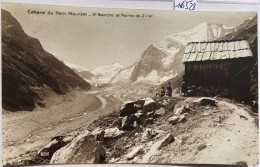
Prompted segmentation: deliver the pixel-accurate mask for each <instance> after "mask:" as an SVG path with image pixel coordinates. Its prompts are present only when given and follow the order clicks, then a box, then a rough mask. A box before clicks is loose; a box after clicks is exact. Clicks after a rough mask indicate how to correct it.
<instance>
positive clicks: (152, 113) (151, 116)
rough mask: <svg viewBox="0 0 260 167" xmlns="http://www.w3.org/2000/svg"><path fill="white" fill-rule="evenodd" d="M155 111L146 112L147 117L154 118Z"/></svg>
mask: <svg viewBox="0 0 260 167" xmlns="http://www.w3.org/2000/svg"><path fill="white" fill-rule="evenodd" d="M154 113H155V111H151V112H148V113H146V118H153V117H154Z"/></svg>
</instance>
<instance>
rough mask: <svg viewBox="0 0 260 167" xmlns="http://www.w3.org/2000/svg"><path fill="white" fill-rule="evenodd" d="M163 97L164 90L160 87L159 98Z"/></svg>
mask: <svg viewBox="0 0 260 167" xmlns="http://www.w3.org/2000/svg"><path fill="white" fill-rule="evenodd" d="M164 95H165V90H164V87H163V86H162V88H161V90H160V97H163V96H164Z"/></svg>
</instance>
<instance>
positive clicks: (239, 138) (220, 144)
mask: <svg viewBox="0 0 260 167" xmlns="http://www.w3.org/2000/svg"><path fill="white" fill-rule="evenodd" d="M219 108H220V109H219V110H221V111H224V112H225V111H226V112H231V114H227V115H228V117H227V118H226V120H225V122H224V123H223V128H218V129H217V130H216V131H210V130H209V131H208V134H210V136H211V137H209V139H207V143H208V144H210V147H209V148H208V149H205V150H202V151H201V152H200V153H199V154H198V156H197V158H196V162H198V163H213V164H218V163H226V164H232V163H235V162H234V161H236V162H238V161H244V162H246V163H247V164H249V165H255V164H257V163H258V148H259V143H258V133H259V131H258V129H257V127H256V125H255V122H254V118H252V116H251V115H250V114H249V112H251V111H249V109H248V108H246V107H244V106H238V105H236V104H232V103H229V102H225V101H221V102H219Z"/></svg>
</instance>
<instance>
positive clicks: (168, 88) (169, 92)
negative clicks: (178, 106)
mask: <svg viewBox="0 0 260 167" xmlns="http://www.w3.org/2000/svg"><path fill="white" fill-rule="evenodd" d="M166 89H167V90H166V95H167V96H169V97H172V85H171V82H168V86H167V88H166Z"/></svg>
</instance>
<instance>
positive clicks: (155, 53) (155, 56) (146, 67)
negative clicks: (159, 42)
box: [130, 45, 167, 82]
mask: <svg viewBox="0 0 260 167" xmlns="http://www.w3.org/2000/svg"><path fill="white" fill-rule="evenodd" d="M166 56H167V55H166V54H164V53H163V52H162V51H160V50H159V49H157V48H156V47H154V46H153V45H151V46H149V47H148V48H147V49H146V50H145V51H144V53H143V55H142V57H141V60H140V61H139V62H138V64H137V65H136V66H135V68H134V70H133V72H132V74H131V77H130V79H131V81H133V82H134V81H136V80H137V78H138V77H139V76H147V75H148V74H149V73H150V72H151V71H153V70H156V71H159V70H163V69H160V68H162V67H163V63H162V58H163V57H166ZM165 70H166V69H165Z"/></svg>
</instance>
